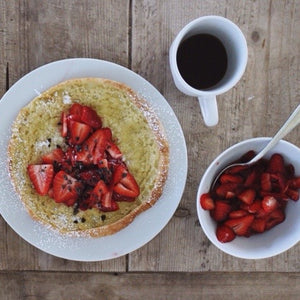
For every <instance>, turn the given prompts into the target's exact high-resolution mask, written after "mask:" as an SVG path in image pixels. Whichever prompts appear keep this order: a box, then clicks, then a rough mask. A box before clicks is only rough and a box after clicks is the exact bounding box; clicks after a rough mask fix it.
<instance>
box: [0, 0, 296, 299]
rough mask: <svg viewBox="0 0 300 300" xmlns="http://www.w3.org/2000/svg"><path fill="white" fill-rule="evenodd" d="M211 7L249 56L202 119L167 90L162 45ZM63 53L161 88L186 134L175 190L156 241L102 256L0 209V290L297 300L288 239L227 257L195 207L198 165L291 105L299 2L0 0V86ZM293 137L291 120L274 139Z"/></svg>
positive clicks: (264, 130)
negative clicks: (39, 232)
mask: <svg viewBox="0 0 300 300" xmlns="http://www.w3.org/2000/svg"><path fill="white" fill-rule="evenodd" d="M211 14H215V15H221V16H225V17H227V18H229V19H231V20H232V21H234V22H235V23H236V24H237V25H238V26H240V28H241V29H242V31H243V32H244V34H245V36H246V39H247V43H248V47H249V60H248V65H247V69H246V72H245V74H244V76H243V77H242V79H241V81H240V82H239V83H238V84H237V85H236V87H234V88H233V89H232V90H230V91H229V92H227V93H225V94H224V95H222V96H219V97H218V104H219V111H220V121H219V124H218V125H217V126H215V127H212V128H208V127H206V126H205V125H204V123H203V120H202V118H201V115H200V109H199V106H198V103H197V100H196V99H195V98H191V97H188V96H185V95H183V94H182V93H180V92H179V91H178V90H177V89H176V88H175V86H174V83H173V81H172V78H171V74H170V69H169V64H168V50H169V46H170V44H171V42H172V40H173V38H174V37H175V35H176V34H177V33H178V31H179V30H180V29H181V28H182V27H183V26H184V25H185V24H186V23H188V22H189V21H191V20H192V19H194V18H197V17H199V16H203V15H211ZM70 57H92V58H99V59H104V60H108V61H112V62H115V63H118V64H120V65H122V66H125V67H128V68H130V69H132V70H133V71H135V72H136V73H138V74H140V75H141V76H143V77H144V78H145V79H147V80H148V81H149V82H150V83H152V84H153V85H154V86H155V87H156V88H157V89H158V90H159V91H160V92H161V93H162V94H163V95H164V97H165V98H166V99H167V101H168V102H169V104H170V105H171V107H172V108H173V110H174V112H175V113H176V115H177V117H178V119H179V122H180V123H181V126H182V128H183V132H184V135H185V139H186V144H187V149H188V160H189V168H188V177H187V182H186V188H185V191H184V194H183V197H182V200H181V202H180V205H179V207H178V209H177V211H176V212H175V214H174V216H173V218H172V219H171V221H170V222H169V223H168V225H167V226H166V227H165V228H164V229H163V230H162V231H161V233H160V234H159V235H158V236H157V237H156V238H154V239H153V240H152V241H150V242H149V243H148V244H147V245H145V246H144V247H142V248H141V249H138V250H136V251H134V252H133V253H131V254H129V255H126V256H124V257H120V258H117V259H113V260H109V261H104V262H93V263H83V262H75V261H68V260H64V259H61V258H57V257H54V256H51V255H48V254H46V253H44V252H42V251H40V250H38V249H36V248H34V247H33V246H31V245H30V244H28V243H27V242H25V241H24V240H23V239H22V238H21V237H19V236H18V235H17V234H16V233H15V232H14V231H13V230H12V229H11V228H10V227H9V226H8V225H7V224H6V223H5V221H4V220H3V219H2V218H0V237H1V239H0V299H142V297H144V298H145V299H202V298H203V299H206V297H208V298H207V299H232V298H233V299H242V298H244V299H269V298H272V299H300V260H299V257H300V244H298V245H296V246H294V247H293V248H292V249H290V250H288V251H287V252H285V253H283V254H280V255H278V256H276V257H273V258H270V259H262V260H244V259H238V258H234V257H231V256H229V255H227V254H224V253H222V252H221V251H220V250H218V249H217V248H216V247H215V246H214V245H212V244H211V243H210V242H209V240H208V239H207V238H206V236H205V235H204V233H203V231H202V230H201V227H200V225H199V222H198V220H197V214H196V210H195V198H196V192H197V187H198V184H199V181H200V179H201V176H202V174H203V173H204V171H205V169H206V168H207V166H208V165H209V163H210V162H211V161H212V160H213V159H214V158H215V157H216V156H217V155H218V154H219V153H220V152H221V151H223V150H224V149H226V148H227V147H228V146H230V145H232V144H234V143H236V142H239V141H241V140H244V139H247V138H251V137H258V136H272V135H273V134H274V133H275V132H276V131H277V129H278V128H279V126H280V125H282V124H283V122H284V121H285V120H286V119H287V117H288V116H289V114H290V112H291V111H292V110H293V109H294V108H295V107H296V106H297V104H298V103H299V101H300V85H299V82H300V80H299V79H300V1H298V0H294V1H292V0H285V1H279V0H278V1H272V0H256V1H255V0H252V1H250V0H245V1H240V0H231V1H223V0H207V1H204V0H189V1H186V0H165V1H159V0H143V1H138V0H113V1H99V0H87V1H83V0H82V1H80V0H73V1H72V0H64V1H63V0H50V1H39V0H25V1H24V0H23V1H21V0H19V1H18V0H10V1H6V0H0V68H1V76H0V95H3V94H4V93H5V91H6V90H7V89H8V88H9V87H10V86H11V85H12V84H13V83H14V82H16V81H17V80H18V79H19V78H21V77H22V76H23V75H25V74H26V73H27V72H29V71H31V70H33V69H35V68H36V67H39V66H41V65H43V64H45V63H48V62H51V61H54V60H58V59H63V58H70ZM0 113H1V114H4V113H5V112H3V111H2V112H0ZM299 136H300V128H298V129H295V130H294V131H293V132H292V133H290V134H289V135H288V136H287V137H286V140H288V141H290V142H292V143H294V144H296V145H297V146H300V141H299ZM1 150H2V151H5V150H4V149H1ZM179 163H180V162H179Z"/></svg>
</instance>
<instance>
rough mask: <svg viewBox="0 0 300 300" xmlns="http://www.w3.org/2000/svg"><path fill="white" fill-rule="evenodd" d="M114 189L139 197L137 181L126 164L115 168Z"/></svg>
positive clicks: (123, 193)
mask: <svg viewBox="0 0 300 300" xmlns="http://www.w3.org/2000/svg"><path fill="white" fill-rule="evenodd" d="M113 190H114V192H116V193H118V194H120V195H122V196H125V197H137V196H138V195H139V194H140V189H139V186H138V184H137V182H136V181H135V179H134V177H133V176H132V175H131V174H130V173H129V172H128V170H127V169H126V167H125V166H124V165H119V166H117V167H116V169H115V173H114V176H113Z"/></svg>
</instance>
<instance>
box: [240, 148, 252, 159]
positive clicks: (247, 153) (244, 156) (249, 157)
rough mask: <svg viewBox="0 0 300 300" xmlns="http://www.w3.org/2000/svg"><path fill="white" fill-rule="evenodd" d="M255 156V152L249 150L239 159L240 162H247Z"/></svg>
mask: <svg viewBox="0 0 300 300" xmlns="http://www.w3.org/2000/svg"><path fill="white" fill-rule="evenodd" d="M254 156H255V152H254V151H253V150H249V151H248V152H246V153H245V154H244V155H242V156H241V158H240V159H239V161H240V162H248V161H250V160H251V159H252V158H253V157H254Z"/></svg>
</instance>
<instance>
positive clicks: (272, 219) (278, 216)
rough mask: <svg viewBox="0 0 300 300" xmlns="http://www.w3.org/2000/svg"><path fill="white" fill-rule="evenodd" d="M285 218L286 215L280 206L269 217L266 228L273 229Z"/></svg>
mask: <svg viewBox="0 0 300 300" xmlns="http://www.w3.org/2000/svg"><path fill="white" fill-rule="evenodd" d="M284 220H285V215H284V213H283V211H282V210H281V209H280V208H277V209H275V210H274V211H272V212H271V213H270V215H269V217H268V219H267V224H266V230H268V229H271V228H272V227H274V226H275V225H278V224H280V223H282V222H283V221H284Z"/></svg>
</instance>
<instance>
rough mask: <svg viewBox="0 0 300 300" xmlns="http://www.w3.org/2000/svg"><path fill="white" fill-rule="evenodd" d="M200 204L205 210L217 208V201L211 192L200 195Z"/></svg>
mask: <svg viewBox="0 0 300 300" xmlns="http://www.w3.org/2000/svg"><path fill="white" fill-rule="evenodd" d="M200 205H201V207H202V208H203V209H205V210H212V209H214V208H215V203H214V200H213V199H212V197H211V196H210V194H209V193H205V194H202V195H201V196H200Z"/></svg>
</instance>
